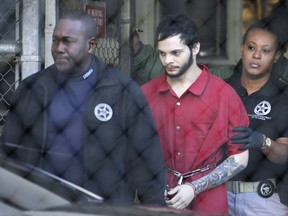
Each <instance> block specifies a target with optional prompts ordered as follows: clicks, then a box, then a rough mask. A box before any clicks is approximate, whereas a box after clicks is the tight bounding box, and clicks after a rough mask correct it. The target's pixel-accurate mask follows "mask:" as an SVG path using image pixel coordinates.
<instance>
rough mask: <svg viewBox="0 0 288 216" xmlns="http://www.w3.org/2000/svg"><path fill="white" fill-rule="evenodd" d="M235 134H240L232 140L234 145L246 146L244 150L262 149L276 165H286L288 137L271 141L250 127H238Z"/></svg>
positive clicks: (234, 130)
mask: <svg viewBox="0 0 288 216" xmlns="http://www.w3.org/2000/svg"><path fill="white" fill-rule="evenodd" d="M233 132H239V133H238V134H236V135H234V136H233V137H232V138H231V141H232V143H234V144H241V143H243V144H245V145H244V146H241V147H239V150H242V149H253V148H258V149H261V150H262V152H263V153H264V154H265V155H266V156H267V157H268V159H269V160H271V161H272V162H274V163H280V164H284V163H286V162H287V161H288V137H281V138H278V139H276V140H271V139H270V138H268V137H266V136H265V135H264V134H262V133H260V132H258V131H254V130H252V129H251V128H248V127H243V126H240V127H236V128H234V129H233Z"/></svg>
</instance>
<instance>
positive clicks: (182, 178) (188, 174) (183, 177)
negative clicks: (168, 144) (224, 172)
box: [166, 163, 217, 185]
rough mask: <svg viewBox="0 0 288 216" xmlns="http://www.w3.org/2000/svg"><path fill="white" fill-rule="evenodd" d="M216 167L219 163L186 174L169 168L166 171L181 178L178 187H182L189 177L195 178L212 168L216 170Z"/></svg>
mask: <svg viewBox="0 0 288 216" xmlns="http://www.w3.org/2000/svg"><path fill="white" fill-rule="evenodd" d="M216 166H217V163H212V164H208V165H207V166H206V167H203V168H200V169H196V170H192V171H188V172H185V173H180V172H178V171H176V170H173V169H171V168H169V167H166V169H167V170H168V172H170V173H172V174H174V175H175V176H177V177H178V178H179V180H178V183H177V185H181V184H182V182H183V180H184V179H185V178H189V177H191V176H193V175H195V174H199V173H202V172H205V171H207V170H210V169H212V168H214V167H216Z"/></svg>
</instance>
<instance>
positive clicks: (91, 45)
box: [88, 37, 96, 53]
mask: <svg viewBox="0 0 288 216" xmlns="http://www.w3.org/2000/svg"><path fill="white" fill-rule="evenodd" d="M88 46H89V47H88V52H89V53H93V52H94V49H95V47H96V38H95V37H91V38H89V40H88Z"/></svg>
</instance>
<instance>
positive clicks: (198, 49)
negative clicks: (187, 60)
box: [192, 42, 200, 56]
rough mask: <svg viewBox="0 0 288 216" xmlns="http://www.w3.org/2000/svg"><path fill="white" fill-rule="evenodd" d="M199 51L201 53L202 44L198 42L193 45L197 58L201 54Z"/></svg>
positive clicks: (193, 51)
mask: <svg viewBox="0 0 288 216" xmlns="http://www.w3.org/2000/svg"><path fill="white" fill-rule="evenodd" d="M199 51H200V43H199V42H198V43H196V44H194V45H193V47H192V53H193V55H194V56H196V55H197V54H198V53H199Z"/></svg>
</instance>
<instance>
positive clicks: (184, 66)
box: [165, 53, 193, 78]
mask: <svg viewBox="0 0 288 216" xmlns="http://www.w3.org/2000/svg"><path fill="white" fill-rule="evenodd" d="M192 64H193V55H192V53H191V54H190V57H189V59H188V61H187V62H186V64H184V65H183V66H182V67H181V68H180V70H179V72H178V73H177V74H169V73H167V71H166V70H165V74H166V76H168V77H170V78H178V77H180V76H182V75H183V74H185V73H186V71H187V70H188V68H189V67H190V66H191V65H192Z"/></svg>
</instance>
